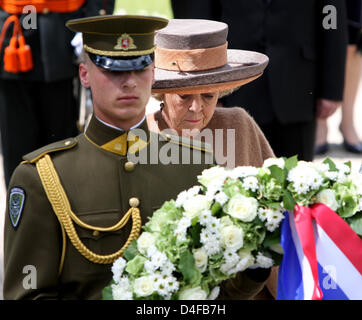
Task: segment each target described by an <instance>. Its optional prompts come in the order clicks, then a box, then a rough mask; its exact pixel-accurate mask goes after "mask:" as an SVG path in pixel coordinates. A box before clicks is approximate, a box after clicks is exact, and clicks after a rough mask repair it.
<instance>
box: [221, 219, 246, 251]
mask: <svg viewBox="0 0 362 320" xmlns="http://www.w3.org/2000/svg"><path fill="white" fill-rule="evenodd" d="M220 233H221V239H222V243H223V245H224V247H225V248H227V249H230V250H235V251H236V250H238V249H240V248H242V247H243V245H244V232H243V229H242V228H239V227H237V226H234V225H231V226H226V227H222V228H221V230H220Z"/></svg>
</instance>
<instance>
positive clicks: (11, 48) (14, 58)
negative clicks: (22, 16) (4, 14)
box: [0, 15, 34, 73]
mask: <svg viewBox="0 0 362 320" xmlns="http://www.w3.org/2000/svg"><path fill="white" fill-rule="evenodd" d="M11 23H14V29H13V35H12V37H11V39H10V44H9V45H8V46H7V47H6V48H5V52H4V70H5V71H6V72H10V73H18V72H27V71H30V70H31V69H33V66H34V64H33V57H32V53H31V49H30V47H29V46H28V45H27V44H26V43H25V38H24V36H23V33H22V31H21V27H20V22H19V18H18V17H17V16H16V15H11V16H9V17H8V18H7V19H6V21H5V23H4V26H3V28H2V30H1V35H0V51H1V49H2V45H3V43H4V39H5V35H6V31H7V29H8V28H9V26H10V24H11ZM18 44H19V47H18Z"/></svg>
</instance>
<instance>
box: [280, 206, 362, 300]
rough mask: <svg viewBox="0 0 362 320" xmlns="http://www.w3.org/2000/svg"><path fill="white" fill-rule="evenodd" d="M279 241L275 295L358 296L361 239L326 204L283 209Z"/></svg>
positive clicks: (311, 297) (361, 288) (361, 296)
mask: <svg viewBox="0 0 362 320" xmlns="http://www.w3.org/2000/svg"><path fill="white" fill-rule="evenodd" d="M281 245H282V247H283V250H284V256H283V260H282V263H281V265H280V267H279V276H278V289H277V299H279V300H321V299H323V300H347V299H348V300H360V299H362V240H361V239H360V237H359V236H358V235H357V234H356V233H355V232H354V231H353V230H352V229H351V227H350V226H349V225H348V224H347V223H346V222H345V221H344V220H343V219H342V218H341V217H340V216H339V215H338V214H337V213H335V212H334V211H333V210H331V209H330V208H329V207H327V206H325V205H323V204H315V205H313V206H311V207H309V208H307V207H303V206H298V205H297V206H295V209H294V212H287V213H286V219H284V221H283V223H282V227H281Z"/></svg>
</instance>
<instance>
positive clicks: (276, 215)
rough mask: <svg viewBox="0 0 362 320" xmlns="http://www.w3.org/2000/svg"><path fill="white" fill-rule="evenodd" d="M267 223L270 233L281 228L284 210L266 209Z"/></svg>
mask: <svg viewBox="0 0 362 320" xmlns="http://www.w3.org/2000/svg"><path fill="white" fill-rule="evenodd" d="M265 217H266V223H265V226H266V227H267V229H268V230H269V231H270V232H273V231H274V230H275V229H276V228H278V227H279V225H280V222H281V221H282V220H283V219H284V214H283V209H282V208H277V209H270V208H267V209H265Z"/></svg>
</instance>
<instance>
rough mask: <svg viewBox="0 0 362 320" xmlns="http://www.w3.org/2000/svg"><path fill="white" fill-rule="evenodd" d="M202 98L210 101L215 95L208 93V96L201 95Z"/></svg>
mask: <svg viewBox="0 0 362 320" xmlns="http://www.w3.org/2000/svg"><path fill="white" fill-rule="evenodd" d="M202 96H203V97H204V98H206V99H212V98H213V97H214V96H215V95H214V94H211V93H208V94H203V95H202Z"/></svg>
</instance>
